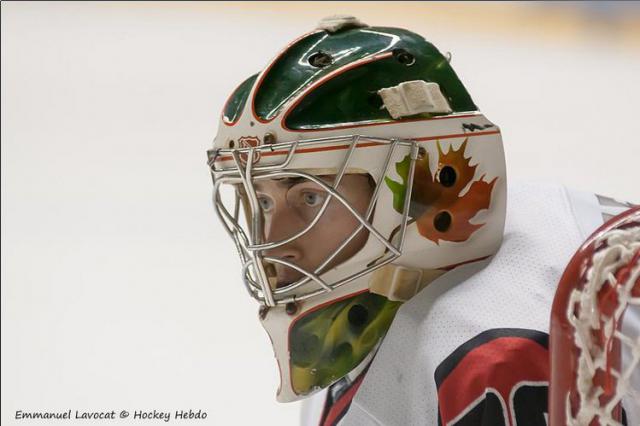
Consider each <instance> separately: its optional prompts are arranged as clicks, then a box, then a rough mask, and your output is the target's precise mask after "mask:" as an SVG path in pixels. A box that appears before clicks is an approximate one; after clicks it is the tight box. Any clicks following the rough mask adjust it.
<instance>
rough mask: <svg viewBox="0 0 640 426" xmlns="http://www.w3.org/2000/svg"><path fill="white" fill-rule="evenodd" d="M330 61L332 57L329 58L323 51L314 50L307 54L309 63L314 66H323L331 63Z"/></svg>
mask: <svg viewBox="0 0 640 426" xmlns="http://www.w3.org/2000/svg"><path fill="white" fill-rule="evenodd" d="M332 62H333V58H331V55H329V54H327V53H324V52H316V53H314V54H313V55H311V56H309V64H311V66H314V67H316V68H324V67H326V66H329V65H331V63H332Z"/></svg>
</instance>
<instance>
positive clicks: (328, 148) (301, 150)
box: [215, 130, 500, 163]
mask: <svg viewBox="0 0 640 426" xmlns="http://www.w3.org/2000/svg"><path fill="white" fill-rule="evenodd" d="M499 133H500V131H499V130H491V131H487V132H477V133H456V134H451V135H440V136H425V137H422V138H415V139H413V140H415V141H418V142H421V141H430V140H437V139H452V138H462V137H467V138H470V137H474V136H486V135H497V134H499ZM378 145H385V143H383V142H362V143H359V144H357V145H356V148H368V147H371V146H378ZM263 146H264V145H263ZM347 148H349V146H348V145H345V144H341V145H332V146H325V147H317V148H299V149H297V150H296V154H304V153H310V152H322V151H335V150H339V149H347ZM288 154H289V151H284V150H283V151H271V152H263V153H262V156H263V157H271V156H274V155H288ZM231 159H233V157H231V156H230V155H225V156H223V157H220V158H217V159H216V161H215V162H216V163H217V162H219V161H229V160H231Z"/></svg>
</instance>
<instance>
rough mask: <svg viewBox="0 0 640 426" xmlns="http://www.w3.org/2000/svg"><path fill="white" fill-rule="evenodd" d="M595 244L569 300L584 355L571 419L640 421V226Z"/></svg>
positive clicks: (606, 235)
mask: <svg viewBox="0 0 640 426" xmlns="http://www.w3.org/2000/svg"><path fill="white" fill-rule="evenodd" d="M594 247H595V250H594V254H593V256H592V257H591V259H583V264H582V265H581V268H583V271H582V272H583V274H584V275H583V276H584V277H585V280H584V285H583V286H582V287H579V288H577V289H574V290H573V291H572V292H571V295H570V298H569V303H568V305H567V319H568V322H569V324H570V325H571V328H572V330H573V343H574V345H575V347H576V348H578V358H577V363H576V369H577V371H576V382H575V389H574V390H573V391H574V392H575V395H573V401H576V402H577V404H575V403H573V404H572V401H571V399H572V397H571V395H570V392H568V393H567V394H566V402H565V404H566V405H565V407H566V414H565V418H566V423H567V425H581V426H585V425H589V426H590V425H602V426H609V425H623V424H627V425H632V424H633V425H640V383H639V382H640V372H639V370H640V226H634V227H628V228H621V229H613V230H609V231H607V232H605V233H603V235H601V236H599V237H598V238H596V239H595V242H594ZM623 410H624V412H623Z"/></svg>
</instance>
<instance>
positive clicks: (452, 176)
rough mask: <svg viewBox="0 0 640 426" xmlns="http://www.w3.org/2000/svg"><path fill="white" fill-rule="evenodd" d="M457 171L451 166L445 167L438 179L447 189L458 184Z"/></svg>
mask: <svg viewBox="0 0 640 426" xmlns="http://www.w3.org/2000/svg"><path fill="white" fill-rule="evenodd" d="M456 178H457V175H456V170H455V169H454V168H453V167H451V166H444V167H443V168H442V170H440V173H439V174H438V179H439V180H440V183H441V184H442V186H446V187H447V188H449V187H451V186H453V185H454V184H455V183H456Z"/></svg>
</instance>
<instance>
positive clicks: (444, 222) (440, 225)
mask: <svg viewBox="0 0 640 426" xmlns="http://www.w3.org/2000/svg"><path fill="white" fill-rule="evenodd" d="M433 226H434V227H435V228H436V230H438V231H439V232H447V231H448V230H449V227H450V226H451V213H449V212H447V211H442V212H440V213H438V214H437V215H436V217H434V218H433Z"/></svg>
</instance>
